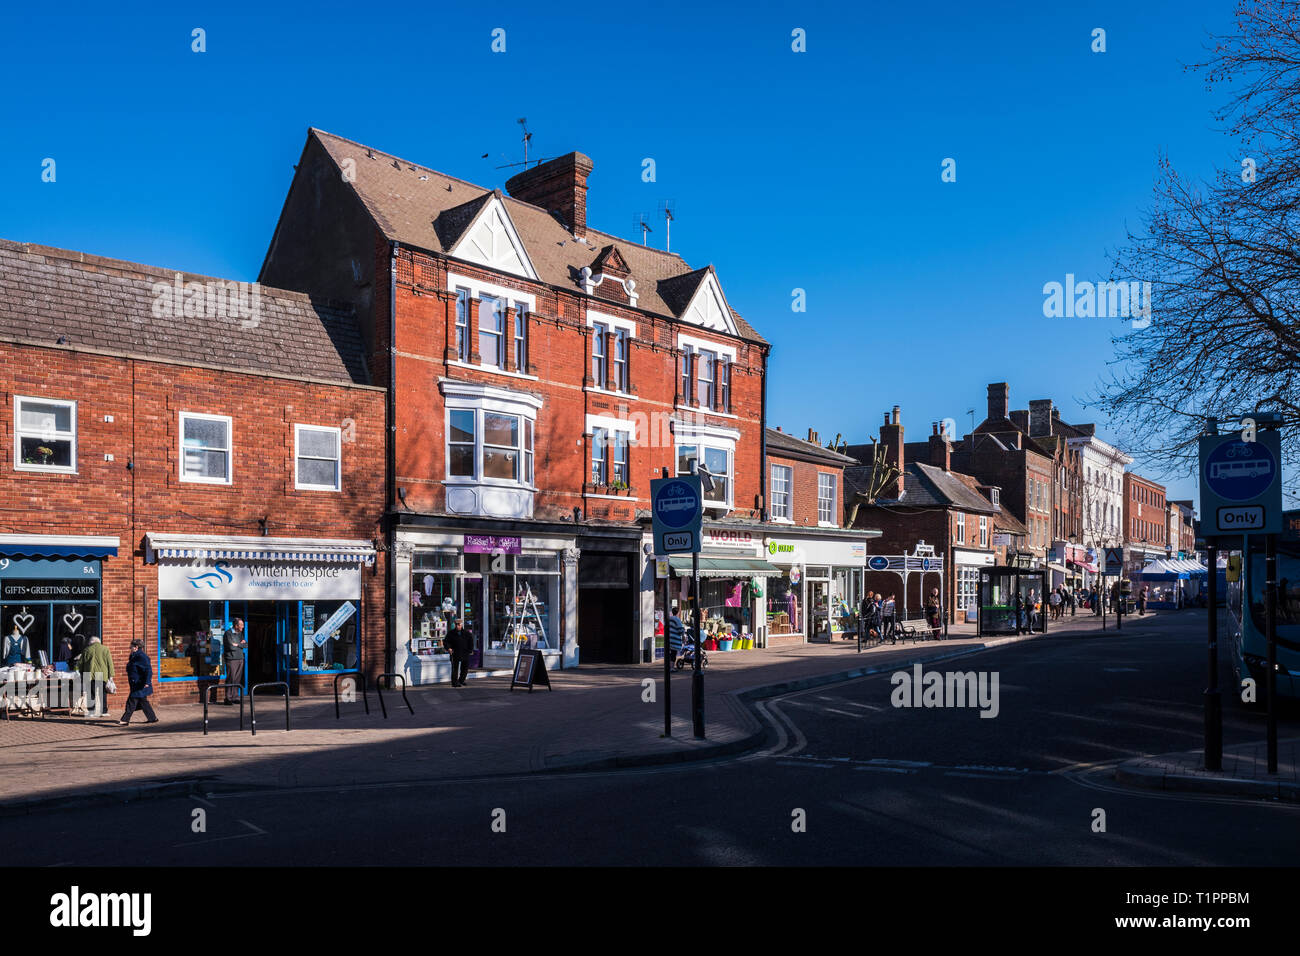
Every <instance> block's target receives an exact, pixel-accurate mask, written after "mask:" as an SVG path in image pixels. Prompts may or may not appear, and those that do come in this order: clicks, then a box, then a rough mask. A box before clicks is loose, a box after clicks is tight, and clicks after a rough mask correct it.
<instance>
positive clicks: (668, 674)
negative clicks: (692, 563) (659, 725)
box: [656, 558, 673, 737]
mask: <svg viewBox="0 0 1300 956" xmlns="http://www.w3.org/2000/svg"><path fill="white" fill-rule="evenodd" d="M657 562H658V559H657V558H656V563H657ZM668 580H669V579H668V575H664V736H665V737H671V736H672V735H673V662H672V654H670V653H669V651H668V649H669V646H670V645H669V641H668V619H669V618H670V617H671V616H672V603H671V602H672V597H671V588H670V587H669V584H668Z"/></svg>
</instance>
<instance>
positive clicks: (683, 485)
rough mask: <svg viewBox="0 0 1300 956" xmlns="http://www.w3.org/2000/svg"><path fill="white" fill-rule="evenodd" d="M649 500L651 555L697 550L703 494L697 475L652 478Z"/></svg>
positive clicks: (701, 521)
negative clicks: (652, 553) (652, 541)
mask: <svg viewBox="0 0 1300 956" xmlns="http://www.w3.org/2000/svg"><path fill="white" fill-rule="evenodd" d="M650 502H651V504H650V514H651V521H652V523H653V527H654V538H655V554H681V553H683V552H686V553H690V552H693V551H699V550H700V532H701V525H702V523H703V518H704V497H703V491H702V489H701V486H700V476H699V475H679V476H678V477H676V478H655V479H653V480H652V481H651V482H650Z"/></svg>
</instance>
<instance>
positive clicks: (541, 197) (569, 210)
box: [506, 153, 594, 238]
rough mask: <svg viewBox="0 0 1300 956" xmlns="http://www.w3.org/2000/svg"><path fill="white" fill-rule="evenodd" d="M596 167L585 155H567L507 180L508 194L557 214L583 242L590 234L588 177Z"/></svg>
mask: <svg viewBox="0 0 1300 956" xmlns="http://www.w3.org/2000/svg"><path fill="white" fill-rule="evenodd" d="M593 166H594V164H593V163H592V161H591V159H590V158H589V157H587V156H584V155H583V154H582V153H568V154H566V155H564V156H558V157H556V158H555V159H552V160H548V161H547V162H544V163H542V164H541V165H540V166H534V167H533V168H532V169H525V170H524V171H523V172H522V173H516V174H515V175H514V176H511V177H510V178H509V179H507V180H506V190H507V191H508V192H509V193H510V195H511V196H513V197H514V198H515V199H518V200H520V201H522V202H528V203H532V204H533V205H534V206H541V207H542V208H543V209H545V210H546V211H547V212H551V213H555V214H556V215H558V216H559V217H560V220H561V221H562V222H563V223H564V225H565V226H567V227H568V229H569V231H570V232H572V233H573V234H574V235H575V236H577V237H579V238H581V237H583V236H585V235H586V234H587V177H588V176H590V175H591V170H592V168H593Z"/></svg>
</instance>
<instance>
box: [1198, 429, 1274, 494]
mask: <svg viewBox="0 0 1300 956" xmlns="http://www.w3.org/2000/svg"><path fill="white" fill-rule="evenodd" d="M1276 470H1277V463H1276V462H1275V461H1274V460H1273V452H1272V449H1270V448H1269V447H1268V445H1266V444H1265V443H1263V442H1244V441H1230V442H1224V443H1223V444H1221V445H1219V446H1218V447H1217V448H1215V449H1214V451H1212V452H1210V454H1209V455H1208V456H1206V459H1205V482H1206V484H1208V485H1209V486H1210V490H1211V491H1213V492H1214V493H1215V494H1216V495H1218V496H1219V497H1220V498H1226V499H1227V500H1228V501H1251V500H1253V499H1254V498H1257V497H1259V496H1260V495H1261V494H1263V493H1264V492H1265V491H1266V490H1267V489H1268V486H1269V485H1271V484H1272V483H1273V478H1274V474H1275V473H1276Z"/></svg>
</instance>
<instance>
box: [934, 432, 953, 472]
mask: <svg viewBox="0 0 1300 956" xmlns="http://www.w3.org/2000/svg"><path fill="white" fill-rule="evenodd" d="M930 464H931V465H933V466H934V467H935V468H942V469H943V470H944V471H952V442H950V441H949V440H948V436H947V435H944V434H943V433H942V432H941V431H940V430H939V423H938V422H934V423H932V425H931V434H930Z"/></svg>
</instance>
